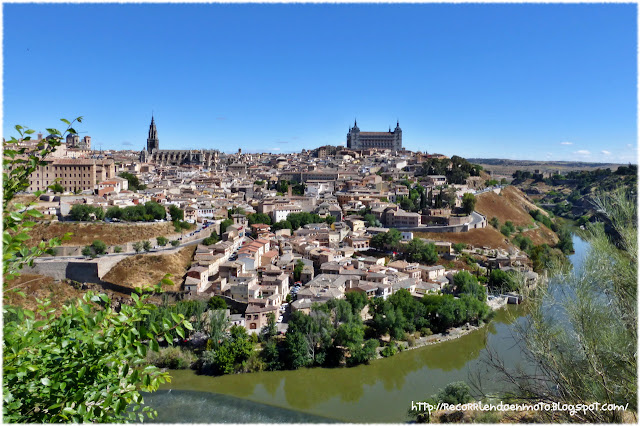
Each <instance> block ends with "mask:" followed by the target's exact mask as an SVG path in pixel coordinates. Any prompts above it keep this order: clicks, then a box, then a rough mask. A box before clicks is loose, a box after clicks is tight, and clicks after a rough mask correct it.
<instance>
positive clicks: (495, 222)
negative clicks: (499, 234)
mask: <svg viewBox="0 0 640 426" xmlns="http://www.w3.org/2000/svg"><path fill="white" fill-rule="evenodd" d="M489 224H490V225H491V226H493V227H494V228H496V229H498V228H499V227H500V221H499V220H498V218H497V217H495V216H494V217H492V218H491V220H490V221H489Z"/></svg>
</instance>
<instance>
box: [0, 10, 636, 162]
mask: <svg viewBox="0 0 640 426" xmlns="http://www.w3.org/2000/svg"><path fill="white" fill-rule="evenodd" d="M636 12H637V6H636V5H630V4H600V5H597V4H544V5H543V4H501V5H500V4H498V5H495V4H494V5H489V4H475V5H473V4H467V5H455V4H386V5H385V4H378V5H376V4H373V5H371V4H370V5H357V4H280V5H264V4H248V5H247V4H245V5H234V4H226V5H222V4H218V5H216V4H190V5H184V4H164V5H158V4H156V5H150V4H111V5H109V4H106V5H105V4H102V5H94V4H11V5H5V6H4V28H5V31H4V38H5V49H4V52H5V53H4V100H5V101H4V111H3V112H4V128H3V130H4V133H5V137H8V136H11V135H13V134H14V132H13V131H12V130H11V129H12V128H13V126H14V125H15V124H22V125H27V126H29V127H31V128H33V129H34V130H36V131H43V132H44V130H45V127H51V126H57V123H59V121H58V119H59V118H62V117H64V118H73V117H75V116H78V115H82V116H84V117H85V122H84V123H83V124H82V125H81V126H80V127H79V128H78V130H79V131H82V132H87V134H88V135H90V136H92V140H93V146H94V147H95V148H99V147H100V146H102V148H103V149H132V150H135V151H140V150H141V149H143V148H144V147H145V146H146V138H147V131H148V125H149V122H150V120H151V115H152V113H153V115H154V116H155V120H156V123H157V128H158V138H159V140H160V148H161V149H188V148H193V149H219V150H221V151H224V152H236V151H237V149H238V148H241V149H242V151H243V152H265V151H270V152H283V153H285V152H299V151H300V150H301V149H313V148H316V147H319V146H322V145H345V144H346V136H347V133H348V131H349V127H350V126H351V125H353V121H354V119H357V120H358V125H359V127H360V128H361V129H362V130H363V131H377V132H385V131H387V129H388V128H389V127H391V128H393V127H395V123H396V120H399V122H400V126H401V127H402V130H403V146H404V147H406V148H407V149H409V150H413V151H427V152H430V153H433V152H438V153H443V154H445V155H454V154H455V155H461V156H464V157H478V158H511V159H531V160H558V161H561V160H569V161H586V162H619V163H625V162H634V163H635V162H637V123H636V117H637V49H636V36H637V28H636V25H637V23H636ZM26 19H29V20H31V21H33V22H64V23H65V24H64V25H57V26H56V31H55V32H50V31H31V30H30V31H26V32H25V31H21V26H22V25H24V22H25V20H26ZM115 28H119V30H115ZM150 29H153V30H150ZM382 29H384V31H382Z"/></svg>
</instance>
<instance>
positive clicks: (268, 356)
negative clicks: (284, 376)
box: [260, 339, 282, 371]
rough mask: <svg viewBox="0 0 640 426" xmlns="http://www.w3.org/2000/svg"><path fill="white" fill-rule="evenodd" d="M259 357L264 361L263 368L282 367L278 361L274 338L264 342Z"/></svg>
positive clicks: (278, 356)
mask: <svg viewBox="0 0 640 426" xmlns="http://www.w3.org/2000/svg"><path fill="white" fill-rule="evenodd" d="M260 357H261V358H262V360H263V361H264V363H265V370H268V371H275V370H280V369H281V368H282V362H281V361H280V351H279V350H278V345H277V343H276V341H275V339H269V340H268V341H267V342H265V344H264V346H263V347H262V351H261V352H260Z"/></svg>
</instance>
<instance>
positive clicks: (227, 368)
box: [205, 325, 253, 374]
mask: <svg viewBox="0 0 640 426" xmlns="http://www.w3.org/2000/svg"><path fill="white" fill-rule="evenodd" d="M252 354H253V343H252V342H251V340H250V339H249V335H248V334H247V330H246V329H245V328H244V327H241V326H239V325H234V326H232V327H231V330H230V337H229V338H228V339H226V340H224V341H223V342H222V343H221V344H220V345H219V346H218V348H217V349H216V350H215V351H214V352H213V354H212V361H213V362H212V365H211V366H210V367H212V370H213V372H214V373H215V374H231V373H233V372H235V371H237V370H241V369H242V368H243V367H244V364H245V362H246V361H247V360H248V359H249V357H250V356H251V355H252ZM205 368H206V367H205Z"/></svg>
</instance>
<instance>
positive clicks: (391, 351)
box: [380, 342, 398, 358]
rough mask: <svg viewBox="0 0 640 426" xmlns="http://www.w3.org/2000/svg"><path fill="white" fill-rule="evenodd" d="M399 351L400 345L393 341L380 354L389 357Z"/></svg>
mask: <svg viewBox="0 0 640 426" xmlns="http://www.w3.org/2000/svg"><path fill="white" fill-rule="evenodd" d="M397 353H398V347H397V346H396V343H395V342H391V343H390V344H389V346H385V348H384V349H383V350H382V351H381V352H380V355H382V356H383V357H385V358H388V357H390V356H393V355H395V354H397Z"/></svg>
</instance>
